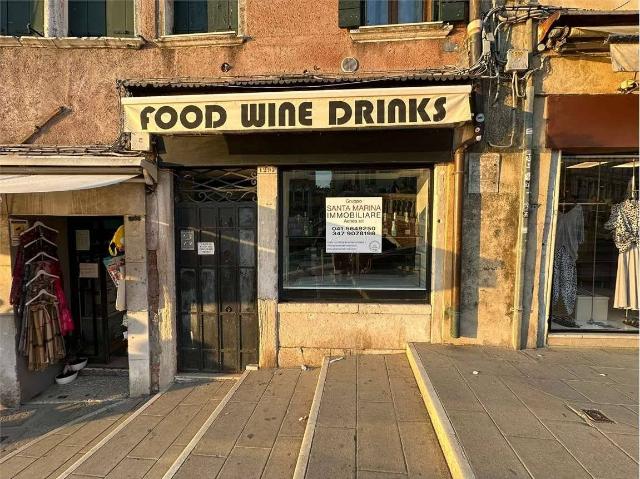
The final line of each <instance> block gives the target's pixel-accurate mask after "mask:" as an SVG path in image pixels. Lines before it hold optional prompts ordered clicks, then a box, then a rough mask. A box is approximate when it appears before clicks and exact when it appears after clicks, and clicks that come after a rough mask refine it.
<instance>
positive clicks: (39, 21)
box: [0, 0, 44, 37]
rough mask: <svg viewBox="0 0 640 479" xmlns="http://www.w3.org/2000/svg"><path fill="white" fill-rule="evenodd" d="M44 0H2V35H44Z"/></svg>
mask: <svg viewBox="0 0 640 479" xmlns="http://www.w3.org/2000/svg"><path fill="white" fill-rule="evenodd" d="M43 18H44V0H0V35H12V36H16V37H18V36H22V35H38V34H40V35H42V34H43V30H44V20H43Z"/></svg>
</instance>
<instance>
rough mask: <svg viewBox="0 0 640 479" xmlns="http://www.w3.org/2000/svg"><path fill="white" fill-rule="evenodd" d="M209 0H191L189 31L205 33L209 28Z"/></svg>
mask: <svg viewBox="0 0 640 479" xmlns="http://www.w3.org/2000/svg"><path fill="white" fill-rule="evenodd" d="M207 7H208V5H207V0H191V1H190V2H189V33H205V32H206V31H207V30H208V23H209V18H208V15H207Z"/></svg>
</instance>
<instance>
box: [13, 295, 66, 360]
mask: <svg viewBox="0 0 640 479" xmlns="http://www.w3.org/2000/svg"><path fill="white" fill-rule="evenodd" d="M26 309H27V318H28V325H27V344H26V350H25V351H23V353H24V354H25V356H27V357H28V359H29V361H28V364H29V370H30V371H40V370H42V369H45V368H47V367H48V366H50V365H52V364H55V363H56V362H58V361H60V360H61V359H63V358H64V357H65V355H66V352H65V347H64V341H63V340H62V336H61V335H60V327H59V323H58V317H57V307H56V305H55V304H52V303H49V302H39V301H35V302H33V303H31V304H29V305H27V308H26Z"/></svg>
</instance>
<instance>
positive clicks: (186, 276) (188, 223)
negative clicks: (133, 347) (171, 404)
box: [175, 181, 258, 372]
mask: <svg viewBox="0 0 640 479" xmlns="http://www.w3.org/2000/svg"><path fill="white" fill-rule="evenodd" d="M180 184H181V183H180V182H179V181H178V182H176V191H177V195H176V199H177V200H176V210H175V212H176V214H175V221H176V270H177V271H176V273H177V278H176V279H177V287H176V290H177V303H178V310H177V315H178V316H177V318H176V319H177V324H178V348H179V354H178V356H179V368H180V369H181V370H182V371H210V372H237V371H241V370H243V369H244V368H245V366H246V365H247V364H252V363H257V361H258V311H257V300H256V297H257V290H256V286H257V276H256V274H257V273H256V255H257V254H256V253H257V248H256V239H257V238H256V234H257V231H256V225H257V209H256V203H255V201H208V200H206V201H202V202H192V201H182V200H183V199H184V198H188V197H189V195H181V194H180Z"/></svg>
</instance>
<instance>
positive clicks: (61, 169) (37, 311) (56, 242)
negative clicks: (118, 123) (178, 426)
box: [0, 147, 155, 406]
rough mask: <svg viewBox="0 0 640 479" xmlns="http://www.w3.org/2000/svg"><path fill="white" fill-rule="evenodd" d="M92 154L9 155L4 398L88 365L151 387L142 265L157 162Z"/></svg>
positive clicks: (2, 189) (35, 390)
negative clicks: (117, 372) (145, 356)
mask: <svg viewBox="0 0 640 479" xmlns="http://www.w3.org/2000/svg"><path fill="white" fill-rule="evenodd" d="M83 153H84V154H83ZM83 153H81V152H80V151H73V152H72V153H71V154H67V155H65V154H64V153H62V152H58V154H51V152H47V153H45V152H43V151H36V149H35V148H29V147H24V148H14V149H12V151H3V152H2V154H0V166H1V170H0V171H1V173H2V174H1V175H0V193H1V195H0V201H1V203H0V207H1V222H2V241H0V243H1V245H2V246H1V247H2V251H1V252H0V255H1V256H2V258H3V263H2V276H1V277H2V282H1V286H2V303H1V304H2V311H1V316H2V324H3V326H2V330H3V335H2V338H3V343H2V351H3V352H2V355H3V375H2V378H1V382H2V404H3V405H7V406H15V405H17V404H19V403H20V402H21V401H22V402H24V401H27V400H29V399H30V398H32V397H34V396H36V395H38V394H40V393H42V392H43V391H44V390H45V389H46V388H48V387H49V386H50V385H52V384H53V383H54V381H59V382H62V383H67V382H72V381H74V380H75V377H76V375H77V371H78V370H79V369H80V368H81V367H85V366H86V367H90V368H115V369H121V370H128V371H129V373H130V378H131V383H130V388H129V389H130V392H131V394H132V395H139V394H147V393H148V392H149V379H148V378H149V366H148V364H149V361H148V359H147V361H146V363H145V361H144V360H143V361H138V360H139V359H141V352H142V351H143V350H144V348H142V347H141V346H142V345H143V344H144V343H145V342H148V337H147V336H146V335H145V334H144V329H146V327H147V322H148V318H147V317H146V316H145V313H146V311H147V309H148V308H147V297H146V276H145V275H142V274H136V273H135V272H136V271H146V264H144V257H145V256H144V252H145V250H146V248H145V243H146V241H145V227H144V223H145V222H144V219H145V214H146V213H145V209H146V206H145V205H146V201H145V195H146V192H145V189H146V187H147V186H150V185H148V184H147V182H145V179H144V178H145V176H147V175H154V176H155V168H154V167H153V165H151V164H149V163H148V162H146V160H145V158H144V157H142V156H139V155H132V154H128V155H127V154H123V155H121V156H116V155H112V154H109V153H107V152H102V154H87V152H86V151H85V152H83ZM78 165H82V166H78ZM125 231H126V233H125ZM125 242H127V244H129V245H130V247H128V248H127V249H126V252H125V247H124V244H125ZM136 245H139V246H138V247H137V248H136ZM140 246H141V247H140ZM125 264H126V267H127V268H129V275H128V276H127V275H126V274H125ZM142 265H144V266H145V268H144V269H143V268H141V266H142ZM127 293H128V294H130V295H131V301H129V303H128V304H127V301H126V295H127ZM141 294H143V295H144V301H143V302H142V303H143V304H140V303H141V302H140V301H137V302H136V301H134V300H135V298H136V296H140V295H141ZM147 349H148V348H147ZM141 377H142V378H145V377H146V381H140V378H141Z"/></svg>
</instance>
